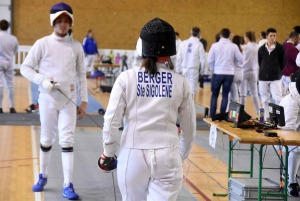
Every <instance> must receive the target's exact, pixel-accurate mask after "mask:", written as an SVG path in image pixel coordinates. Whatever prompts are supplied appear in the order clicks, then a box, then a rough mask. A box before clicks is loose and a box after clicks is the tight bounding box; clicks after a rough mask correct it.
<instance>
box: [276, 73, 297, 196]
mask: <svg viewBox="0 0 300 201" xmlns="http://www.w3.org/2000/svg"><path fill="white" fill-rule="evenodd" d="M289 91H290V93H289V94H288V95H286V96H285V97H284V98H283V99H282V100H281V102H280V105H281V106H283V108H284V116H285V126H284V127H281V128H282V129H284V130H297V129H298V128H299V126H300V71H296V72H295V73H294V74H293V75H292V79H291V82H290V84H289ZM298 131H300V130H298ZM299 136H300V133H299ZM289 151H290V153H289V159H288V160H289V161H288V174H289V186H288V194H289V195H290V196H294V197H299V192H298V189H297V186H298V183H297V180H296V174H297V172H298V170H299V165H300V147H297V146H289Z"/></svg>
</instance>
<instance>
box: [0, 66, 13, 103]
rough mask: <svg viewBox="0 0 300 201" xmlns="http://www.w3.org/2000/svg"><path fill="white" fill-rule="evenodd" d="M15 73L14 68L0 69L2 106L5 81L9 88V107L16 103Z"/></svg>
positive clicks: (0, 100) (0, 101) (0, 99)
mask: <svg viewBox="0 0 300 201" xmlns="http://www.w3.org/2000/svg"><path fill="white" fill-rule="evenodd" d="M14 73H15V71H14V69H12V68H8V69H7V70H4V69H2V70H0V90H1V91H0V108H2V99H3V86H4V81H5V85H6V88H7V90H8V99H9V107H10V108H12V107H14V105H15V93H14Z"/></svg>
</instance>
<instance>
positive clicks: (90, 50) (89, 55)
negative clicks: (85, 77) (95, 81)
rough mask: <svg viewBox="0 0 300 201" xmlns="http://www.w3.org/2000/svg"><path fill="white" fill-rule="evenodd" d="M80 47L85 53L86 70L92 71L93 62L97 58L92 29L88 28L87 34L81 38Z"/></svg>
mask: <svg viewBox="0 0 300 201" xmlns="http://www.w3.org/2000/svg"><path fill="white" fill-rule="evenodd" d="M82 47H83V51H84V55H85V66H86V69H87V71H90V72H91V75H93V73H94V66H93V63H94V62H95V61H96V60H97V58H98V59H99V58H100V57H99V53H98V47H97V42H96V40H95V38H94V37H93V31H92V30H89V31H88V34H87V36H86V37H85V38H84V39H83V42H82Z"/></svg>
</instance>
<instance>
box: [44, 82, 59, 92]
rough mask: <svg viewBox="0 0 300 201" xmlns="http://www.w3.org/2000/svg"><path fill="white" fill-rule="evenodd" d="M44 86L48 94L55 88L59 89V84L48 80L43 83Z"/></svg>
mask: <svg viewBox="0 0 300 201" xmlns="http://www.w3.org/2000/svg"><path fill="white" fill-rule="evenodd" d="M42 86H43V88H44V89H45V90H46V91H47V92H48V93H50V92H51V91H52V90H53V89H54V88H57V87H59V83H57V82H53V81H52V80H49V79H47V78H46V79H44V80H43V81H42Z"/></svg>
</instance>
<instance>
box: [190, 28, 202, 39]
mask: <svg viewBox="0 0 300 201" xmlns="http://www.w3.org/2000/svg"><path fill="white" fill-rule="evenodd" d="M199 34H200V29H199V27H193V28H192V35H193V36H194V37H197V36H199Z"/></svg>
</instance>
